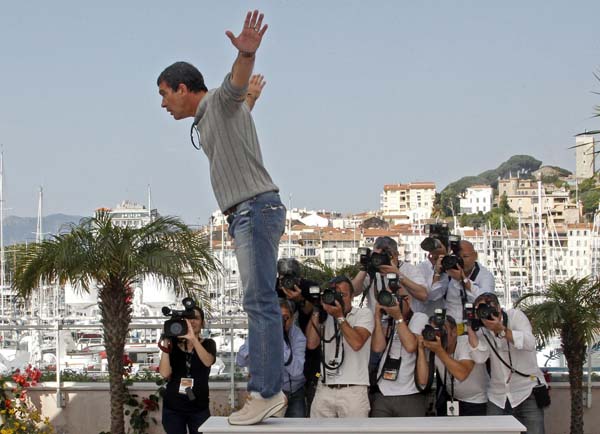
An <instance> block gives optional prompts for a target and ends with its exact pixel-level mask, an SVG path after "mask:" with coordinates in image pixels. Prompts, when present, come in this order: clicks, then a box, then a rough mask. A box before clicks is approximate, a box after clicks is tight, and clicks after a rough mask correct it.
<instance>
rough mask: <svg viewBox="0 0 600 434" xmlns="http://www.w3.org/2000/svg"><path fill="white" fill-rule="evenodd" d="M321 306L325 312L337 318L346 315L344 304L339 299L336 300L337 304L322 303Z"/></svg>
mask: <svg viewBox="0 0 600 434" xmlns="http://www.w3.org/2000/svg"><path fill="white" fill-rule="evenodd" d="M321 306H322V308H323V310H324V311H325V312H327V313H328V314H329V315H331V316H332V317H333V318H334V319H336V320H337V319H338V318H344V317H345V314H344V310H343V308H342V305H341V304H340V303H339V302H338V301H337V300H336V301H335V306H332V305H330V304H322V305H321Z"/></svg>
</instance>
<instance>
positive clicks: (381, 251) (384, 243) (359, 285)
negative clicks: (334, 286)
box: [352, 237, 427, 311]
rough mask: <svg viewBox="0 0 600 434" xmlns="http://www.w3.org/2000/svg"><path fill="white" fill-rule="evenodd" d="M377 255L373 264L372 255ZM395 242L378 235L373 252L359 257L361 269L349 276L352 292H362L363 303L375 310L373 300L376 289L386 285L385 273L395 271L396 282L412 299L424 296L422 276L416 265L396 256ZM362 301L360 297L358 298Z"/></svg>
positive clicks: (425, 290) (381, 288)
mask: <svg viewBox="0 0 600 434" xmlns="http://www.w3.org/2000/svg"><path fill="white" fill-rule="evenodd" d="M374 256H378V260H379V261H380V262H382V263H383V264H382V265H379V266H377V267H375V266H373V265H372V263H373V261H372V259H373V257H374ZM398 256H399V254H398V243H397V242H396V241H395V240H394V239H393V238H390V237H379V238H377V239H376V240H375V243H374V244H373V252H372V253H370V254H369V255H368V256H367V257H365V258H361V264H360V265H361V270H360V271H359V272H358V274H357V275H356V276H355V277H354V279H353V280H352V285H353V286H354V296H358V295H360V294H363V300H364V299H365V298H366V299H367V307H369V308H370V309H371V311H374V310H375V303H376V298H377V294H378V293H379V291H381V290H383V289H385V288H387V286H388V282H387V277H386V275H387V274H388V273H393V274H396V276H397V277H398V280H399V282H400V285H401V286H402V287H404V288H405V289H406V291H408V293H409V294H410V295H411V296H412V297H413V298H414V299H416V300H420V301H426V300H427V288H426V283H425V280H424V279H423V276H422V275H421V273H420V272H419V271H418V270H417V268H416V267H415V266H414V265H412V264H409V263H408V262H405V261H400V260H399V257H398ZM361 303H362V301H361Z"/></svg>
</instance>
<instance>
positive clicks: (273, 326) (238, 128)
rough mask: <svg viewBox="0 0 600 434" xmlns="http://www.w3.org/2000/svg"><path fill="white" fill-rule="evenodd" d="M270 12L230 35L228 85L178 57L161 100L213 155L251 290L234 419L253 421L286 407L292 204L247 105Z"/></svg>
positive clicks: (214, 177) (214, 178)
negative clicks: (285, 293)
mask: <svg viewBox="0 0 600 434" xmlns="http://www.w3.org/2000/svg"><path fill="white" fill-rule="evenodd" d="M262 22H263V14H259V12H258V11H256V10H255V11H254V12H248V14H247V15H246V20H245V22H244V27H243V29H242V31H241V33H240V34H239V35H238V36H235V35H234V34H233V33H232V32H231V31H227V32H226V35H227V37H229V39H230V40H231V43H232V44H233V46H234V47H235V48H236V49H237V50H238V55H237V58H236V60H235V62H234V63H233V67H232V70H231V72H229V73H228V74H227V75H226V76H225V79H224V81H223V84H222V85H221V86H220V87H218V88H217V89H213V90H210V91H208V89H207V87H206V85H205V84H204V78H203V77H202V74H201V73H200V72H199V71H198V70H197V69H196V68H195V67H194V66H193V65H191V64H189V63H186V62H176V63H174V64H173V65H171V66H169V67H167V68H166V69H165V70H164V71H163V72H162V73H161V74H160V76H159V77H158V80H157V84H158V87H159V94H160V95H161V96H162V103H161V106H162V107H163V108H165V109H166V110H167V111H168V112H169V113H170V114H171V115H172V116H173V117H174V118H175V119H176V120H180V119H185V118H188V117H194V122H193V123H192V128H191V132H190V133H191V137H192V143H193V144H194V146H195V147H196V148H197V149H200V148H202V150H203V151H204V152H205V154H206V156H207V157H208V160H209V165H210V178H211V184H212V187H213V190H214V193H215V196H216V199H217V202H218V204H219V207H220V208H221V211H222V212H223V214H224V215H226V216H227V221H228V223H229V235H230V236H231V237H232V238H234V239H235V252H236V256H237V261H238V266H239V269H240V275H241V279H242V285H243V290H244V310H245V311H246V313H247V314H248V329H249V332H248V342H249V346H250V348H252V352H251V353H250V354H249V371H250V380H249V382H248V390H249V392H250V394H249V399H248V401H247V402H246V404H245V405H244V407H243V408H242V409H241V410H240V411H237V412H235V413H233V414H231V416H229V423H230V424H233V425H252V424H255V423H259V422H261V421H262V420H263V419H265V418H267V417H270V416H272V415H274V414H275V413H277V412H279V411H281V410H282V409H283V408H284V407H285V406H286V405H287V400H286V397H285V395H284V394H283V392H282V391H281V377H282V376H281V372H282V369H283V353H282V352H281V351H272V349H273V348H279V347H281V342H282V341H283V332H282V326H281V312H280V309H279V303H278V301H277V294H276V292H275V286H274V284H273V282H275V279H276V277H277V256H278V247H279V238H280V237H281V235H282V234H283V231H284V228H285V207H284V206H283V204H282V203H281V200H280V197H279V194H278V192H279V189H278V187H277V186H276V185H275V184H274V183H273V181H272V179H271V177H270V175H269V173H268V172H267V170H266V168H265V167H264V164H263V159H262V154H261V150H260V145H259V141H258V136H257V134H256V129H255V126H254V122H253V120H252V116H251V114H250V107H248V105H247V104H245V103H244V101H245V100H246V97H247V90H248V81H249V80H250V76H251V74H252V69H253V67H254V60H255V58H256V51H257V50H258V48H259V46H260V43H261V41H262V37H263V36H264V34H265V32H266V31H267V25H266V24H265V25H263V24H262Z"/></svg>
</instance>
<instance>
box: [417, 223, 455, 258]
mask: <svg viewBox="0 0 600 434" xmlns="http://www.w3.org/2000/svg"><path fill="white" fill-rule="evenodd" d="M425 230H426V231H427V233H428V236H427V238H425V239H424V240H423V241H421V248H422V249H423V250H425V251H427V252H433V251H434V250H436V249H439V248H440V247H442V246H443V247H448V238H449V237H450V229H449V228H448V224H447V223H433V224H429V225H425Z"/></svg>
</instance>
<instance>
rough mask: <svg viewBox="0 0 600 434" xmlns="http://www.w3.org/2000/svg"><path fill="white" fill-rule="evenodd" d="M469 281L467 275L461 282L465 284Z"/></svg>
mask: <svg viewBox="0 0 600 434" xmlns="http://www.w3.org/2000/svg"><path fill="white" fill-rule="evenodd" d="M470 281H471V279H469V278H468V277H465V278H464V279H463V283H465V284H467V283H469V282H470Z"/></svg>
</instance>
